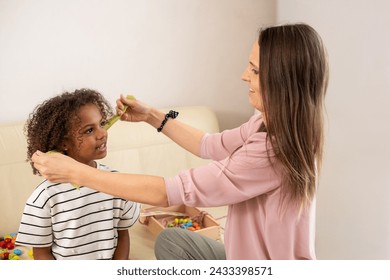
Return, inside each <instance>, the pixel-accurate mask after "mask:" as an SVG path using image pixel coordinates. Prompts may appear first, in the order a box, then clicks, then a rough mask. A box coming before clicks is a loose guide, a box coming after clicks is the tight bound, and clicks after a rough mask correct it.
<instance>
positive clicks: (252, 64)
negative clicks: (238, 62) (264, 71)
mask: <svg viewBox="0 0 390 280" xmlns="http://www.w3.org/2000/svg"><path fill="white" fill-rule="evenodd" d="M249 64H250V65H251V66H253V67H255V68H257V69H259V66H257V65H255V64H254V63H253V62H252V61H249Z"/></svg>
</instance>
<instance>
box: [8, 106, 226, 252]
mask: <svg viewBox="0 0 390 280" xmlns="http://www.w3.org/2000/svg"><path fill="white" fill-rule="evenodd" d="M173 109H174V110H176V111H178V112H180V114H179V117H178V119H180V120H181V121H183V122H185V123H188V124H191V125H193V126H195V127H198V128H200V129H202V130H204V131H206V132H216V131H218V130H219V127H218V121H217V118H216V115H215V113H214V112H213V111H212V110H211V109H210V108H208V107H205V106H188V107H180V108H173ZM163 110H164V111H166V110H165V109H163ZM23 126H24V123H22V122H20V123H12V124H0V187H1V203H0V236H4V235H6V234H9V233H16V232H17V230H18V227H19V222H20V218H21V215H22V212H23V208H24V204H25V201H26V199H27V197H28V196H29V195H30V194H31V192H32V190H33V189H34V188H35V187H36V186H37V185H38V183H39V182H40V181H41V180H42V178H41V177H39V176H35V175H33V174H32V169H31V167H30V165H29V163H27V162H26V140H25V136H24V133H23ZM108 149H109V150H108V156H107V157H106V158H105V159H102V160H101V161H102V162H103V163H105V164H107V165H109V166H111V167H113V168H116V169H118V170H120V171H121V172H131V173H140V174H153V175H160V176H171V175H175V174H176V173H177V172H178V171H180V170H182V169H186V168H190V167H195V166H199V165H202V164H205V163H206V161H205V160H202V159H199V158H197V157H195V156H193V155H191V154H190V153H188V152H186V151H185V150H183V149H182V148H180V147H179V146H177V145H176V144H175V143H173V142H172V141H170V139H168V138H167V137H166V136H165V135H163V134H162V133H158V132H157V131H156V129H154V128H152V127H150V126H148V125H146V124H144V123H124V122H118V123H117V124H115V125H114V126H113V127H112V128H111V129H110V130H109V142H108ZM143 207H147V206H145V205H143ZM206 210H207V211H208V212H209V213H210V214H212V215H213V216H214V217H216V218H218V217H223V215H225V213H226V208H225V207H220V208H207V209H206ZM130 236H131V253H130V258H131V259H153V258H154V254H153V246H154V238H153V235H152V234H151V233H150V232H149V231H148V230H147V228H146V227H145V226H144V225H141V224H139V223H137V224H136V225H135V226H133V227H132V228H131V229H130Z"/></svg>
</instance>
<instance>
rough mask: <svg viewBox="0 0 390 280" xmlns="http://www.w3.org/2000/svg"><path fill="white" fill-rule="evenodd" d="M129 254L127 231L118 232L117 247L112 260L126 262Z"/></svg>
mask: <svg viewBox="0 0 390 280" xmlns="http://www.w3.org/2000/svg"><path fill="white" fill-rule="evenodd" d="M129 253H130V237H129V231H128V230H127V229H125V230H118V245H117V246H116V250H115V253H114V258H113V259H114V260H128V259H129Z"/></svg>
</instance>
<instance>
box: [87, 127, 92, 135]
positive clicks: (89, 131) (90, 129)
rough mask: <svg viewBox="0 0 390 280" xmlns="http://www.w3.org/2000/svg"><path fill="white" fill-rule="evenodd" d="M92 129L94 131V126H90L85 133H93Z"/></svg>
mask: <svg viewBox="0 0 390 280" xmlns="http://www.w3.org/2000/svg"><path fill="white" fill-rule="evenodd" d="M92 131H93V129H92V128H88V129H87V130H86V131H85V133H86V134H91V133H92Z"/></svg>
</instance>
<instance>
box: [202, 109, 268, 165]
mask: <svg viewBox="0 0 390 280" xmlns="http://www.w3.org/2000/svg"><path fill="white" fill-rule="evenodd" d="M261 121H262V118H261V115H254V116H252V117H251V118H250V119H249V121H248V122H246V123H244V124H243V125H241V126H239V127H237V128H234V129H230V130H224V131H223V132H220V133H214V134H208V133H206V134H205V135H204V136H203V139H202V142H201V148H200V156H201V157H202V158H205V159H212V160H222V159H224V158H226V157H228V156H229V155H230V154H232V153H233V152H234V151H235V150H236V149H238V148H239V147H241V146H242V145H243V143H244V142H245V141H246V140H247V139H248V137H250V136H251V135H252V134H253V133H255V132H256V131H257V129H258V128H259V127H260V124H261Z"/></svg>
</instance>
